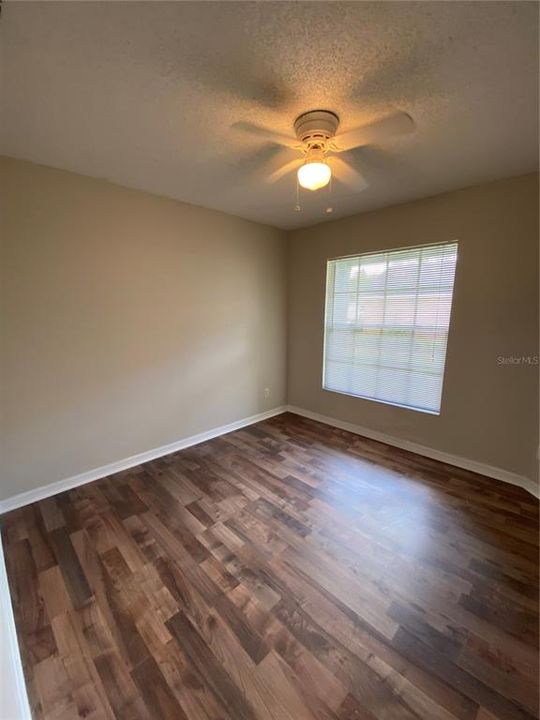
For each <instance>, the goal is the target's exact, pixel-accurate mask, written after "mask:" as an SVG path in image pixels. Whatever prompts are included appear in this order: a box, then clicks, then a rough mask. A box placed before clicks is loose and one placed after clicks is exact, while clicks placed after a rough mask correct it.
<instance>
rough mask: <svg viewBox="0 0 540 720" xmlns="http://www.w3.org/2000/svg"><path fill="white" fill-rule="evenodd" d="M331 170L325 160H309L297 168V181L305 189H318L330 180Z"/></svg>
mask: <svg viewBox="0 0 540 720" xmlns="http://www.w3.org/2000/svg"><path fill="white" fill-rule="evenodd" d="M331 177H332V170H331V169H330V166H329V165H327V164H326V163H325V162H309V161H307V162H306V163H304V165H301V166H300V167H299V168H298V182H299V184H300V185H301V186H302V187H303V188H306V190H319V189H320V188H323V187H325V186H326V185H328V183H329V182H330V178H331Z"/></svg>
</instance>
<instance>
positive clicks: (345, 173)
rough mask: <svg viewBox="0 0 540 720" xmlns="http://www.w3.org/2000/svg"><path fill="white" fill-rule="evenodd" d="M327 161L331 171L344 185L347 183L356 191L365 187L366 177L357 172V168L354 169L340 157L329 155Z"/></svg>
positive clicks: (366, 184)
mask: <svg viewBox="0 0 540 720" xmlns="http://www.w3.org/2000/svg"><path fill="white" fill-rule="evenodd" d="M328 163H329V165H330V167H331V168H332V171H333V172H335V176H336V178H337V179H338V180H340V181H341V182H342V183H344V184H345V185H348V186H349V187H350V188H352V189H353V190H355V191H356V192H361V191H362V190H365V189H366V188H367V186H368V183H367V181H366V179H365V178H364V177H363V176H362V175H361V174H360V173H359V172H358V170H355V169H354V168H353V167H352V166H351V165H349V163H348V162H345V160H343V159H342V158H339V157H329V158H328Z"/></svg>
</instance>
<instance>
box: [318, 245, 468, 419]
mask: <svg viewBox="0 0 540 720" xmlns="http://www.w3.org/2000/svg"><path fill="white" fill-rule="evenodd" d="M457 251H458V244H457V242H453V243H447V244H444V245H430V246H424V247H418V248H411V249H406V250H393V251H388V252H383V253H373V254H371V253H370V254H366V255H358V256H356V257H347V258H340V259H337V260H330V261H329V262H328V265H327V286H326V316H325V339H324V371H323V386H324V388H325V389H327V390H334V391H335V392H343V393H347V394H349V395H355V396H358V397H364V398H369V399H372V400H380V401H381V402H386V403H393V404H396V405H404V406H406V407H411V408H414V409H417V410H427V411H429V412H434V413H439V411H440V406H441V395H442V384H443V376H444V366H445V358H446V346H447V341H448V328H449V324H450V313H451V307H452V294H453V286H454V275H455V268H456V261H457Z"/></svg>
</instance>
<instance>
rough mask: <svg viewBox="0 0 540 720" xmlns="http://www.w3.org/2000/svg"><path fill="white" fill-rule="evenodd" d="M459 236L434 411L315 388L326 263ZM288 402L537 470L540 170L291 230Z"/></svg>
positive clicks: (505, 465)
mask: <svg viewBox="0 0 540 720" xmlns="http://www.w3.org/2000/svg"><path fill="white" fill-rule="evenodd" d="M454 238H458V239H459V241H460V249H459V258H458V266H457V273H456V280H455V289H454V305H453V314H452V321H451V328H450V336H449V343H448V351H447V364H446V374H445V383H444V390H443V399H442V409H441V414H440V416H433V415H427V414H423V413H419V412H416V411H414V410H406V409H402V408H397V407H391V406H388V405H383V404H381V403H377V402H373V401H369V400H361V399H358V398H352V397H348V396H345V395H339V394H337V393H333V392H329V391H326V390H323V389H322V387H321V377H322V349H323V316H324V294H325V271H326V260H327V258H331V257H336V256H340V255H348V254H354V253H357V252H358V253H360V252H366V251H370V250H384V249H391V248H396V247H405V246H408V245H419V244H423V243H434V242H440V241H445V240H452V239H454ZM288 348H289V355H288V357H289V363H288V366H289V372H288V397H289V403H290V404H291V405H296V406H298V407H301V408H304V409H307V410H311V411H312V412H317V413H320V414H323V415H327V416H330V417H334V418H338V419H340V420H344V421H347V422H351V423H355V424H358V425H362V426H364V427H367V428H370V429H372V430H377V431H379V432H384V433H387V434H388V435H392V436H394V437H397V438H400V439H405V440H410V441H413V442H416V443H420V444H422V445H425V446H428V447H430V448H433V449H435V450H439V451H443V452H447V453H452V454H454V455H458V456H461V457H463V458H466V459H469V460H475V461H477V462H481V463H486V464H489V465H492V466H495V467H498V468H502V469H504V470H509V471H511V472H514V473H518V474H520V475H524V476H526V477H529V478H531V479H532V478H534V477H536V476H537V468H538V465H537V460H536V449H537V445H538V367H535V366H532V365H527V364H519V365H502V364H499V363H498V357H499V356H516V357H517V356H519V357H521V356H529V355H530V356H533V355H535V354H537V353H538V176H537V175H526V176H522V177H517V178H513V179H509V180H504V181H501V182H496V183H490V184H487V185H482V186H478V187H473V188H468V189H465V190H460V191H458V192H452V193H446V194H444V195H439V196H437V197H433V198H429V199H427V200H420V201H417V202H413V203H408V204H405V205H399V206H395V207H391V208H386V209H383V210H378V211H375V212H369V213H365V214H362V215H357V216H355V217H350V218H346V219H343V220H336V221H333V222H329V223H324V224H321V225H317V226H315V227H311V228H307V229H302V230H297V231H295V232H293V233H292V234H291V235H290V245H289V336H288Z"/></svg>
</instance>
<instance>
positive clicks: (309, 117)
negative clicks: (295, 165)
mask: <svg viewBox="0 0 540 720" xmlns="http://www.w3.org/2000/svg"><path fill="white" fill-rule="evenodd" d="M338 125H339V118H338V116H337V115H336V114H335V113H333V112H331V111H330V110H310V111H309V112H305V113H302V115H299V116H298V117H297V118H296V120H295V121H294V131H295V133H296V137H297V138H298V140H300V142H301V143H316V142H318V141H319V142H322V143H326V142H328V140H329V139H330V138H332V137H334V135H335V134H336V132H337V129H338Z"/></svg>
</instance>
